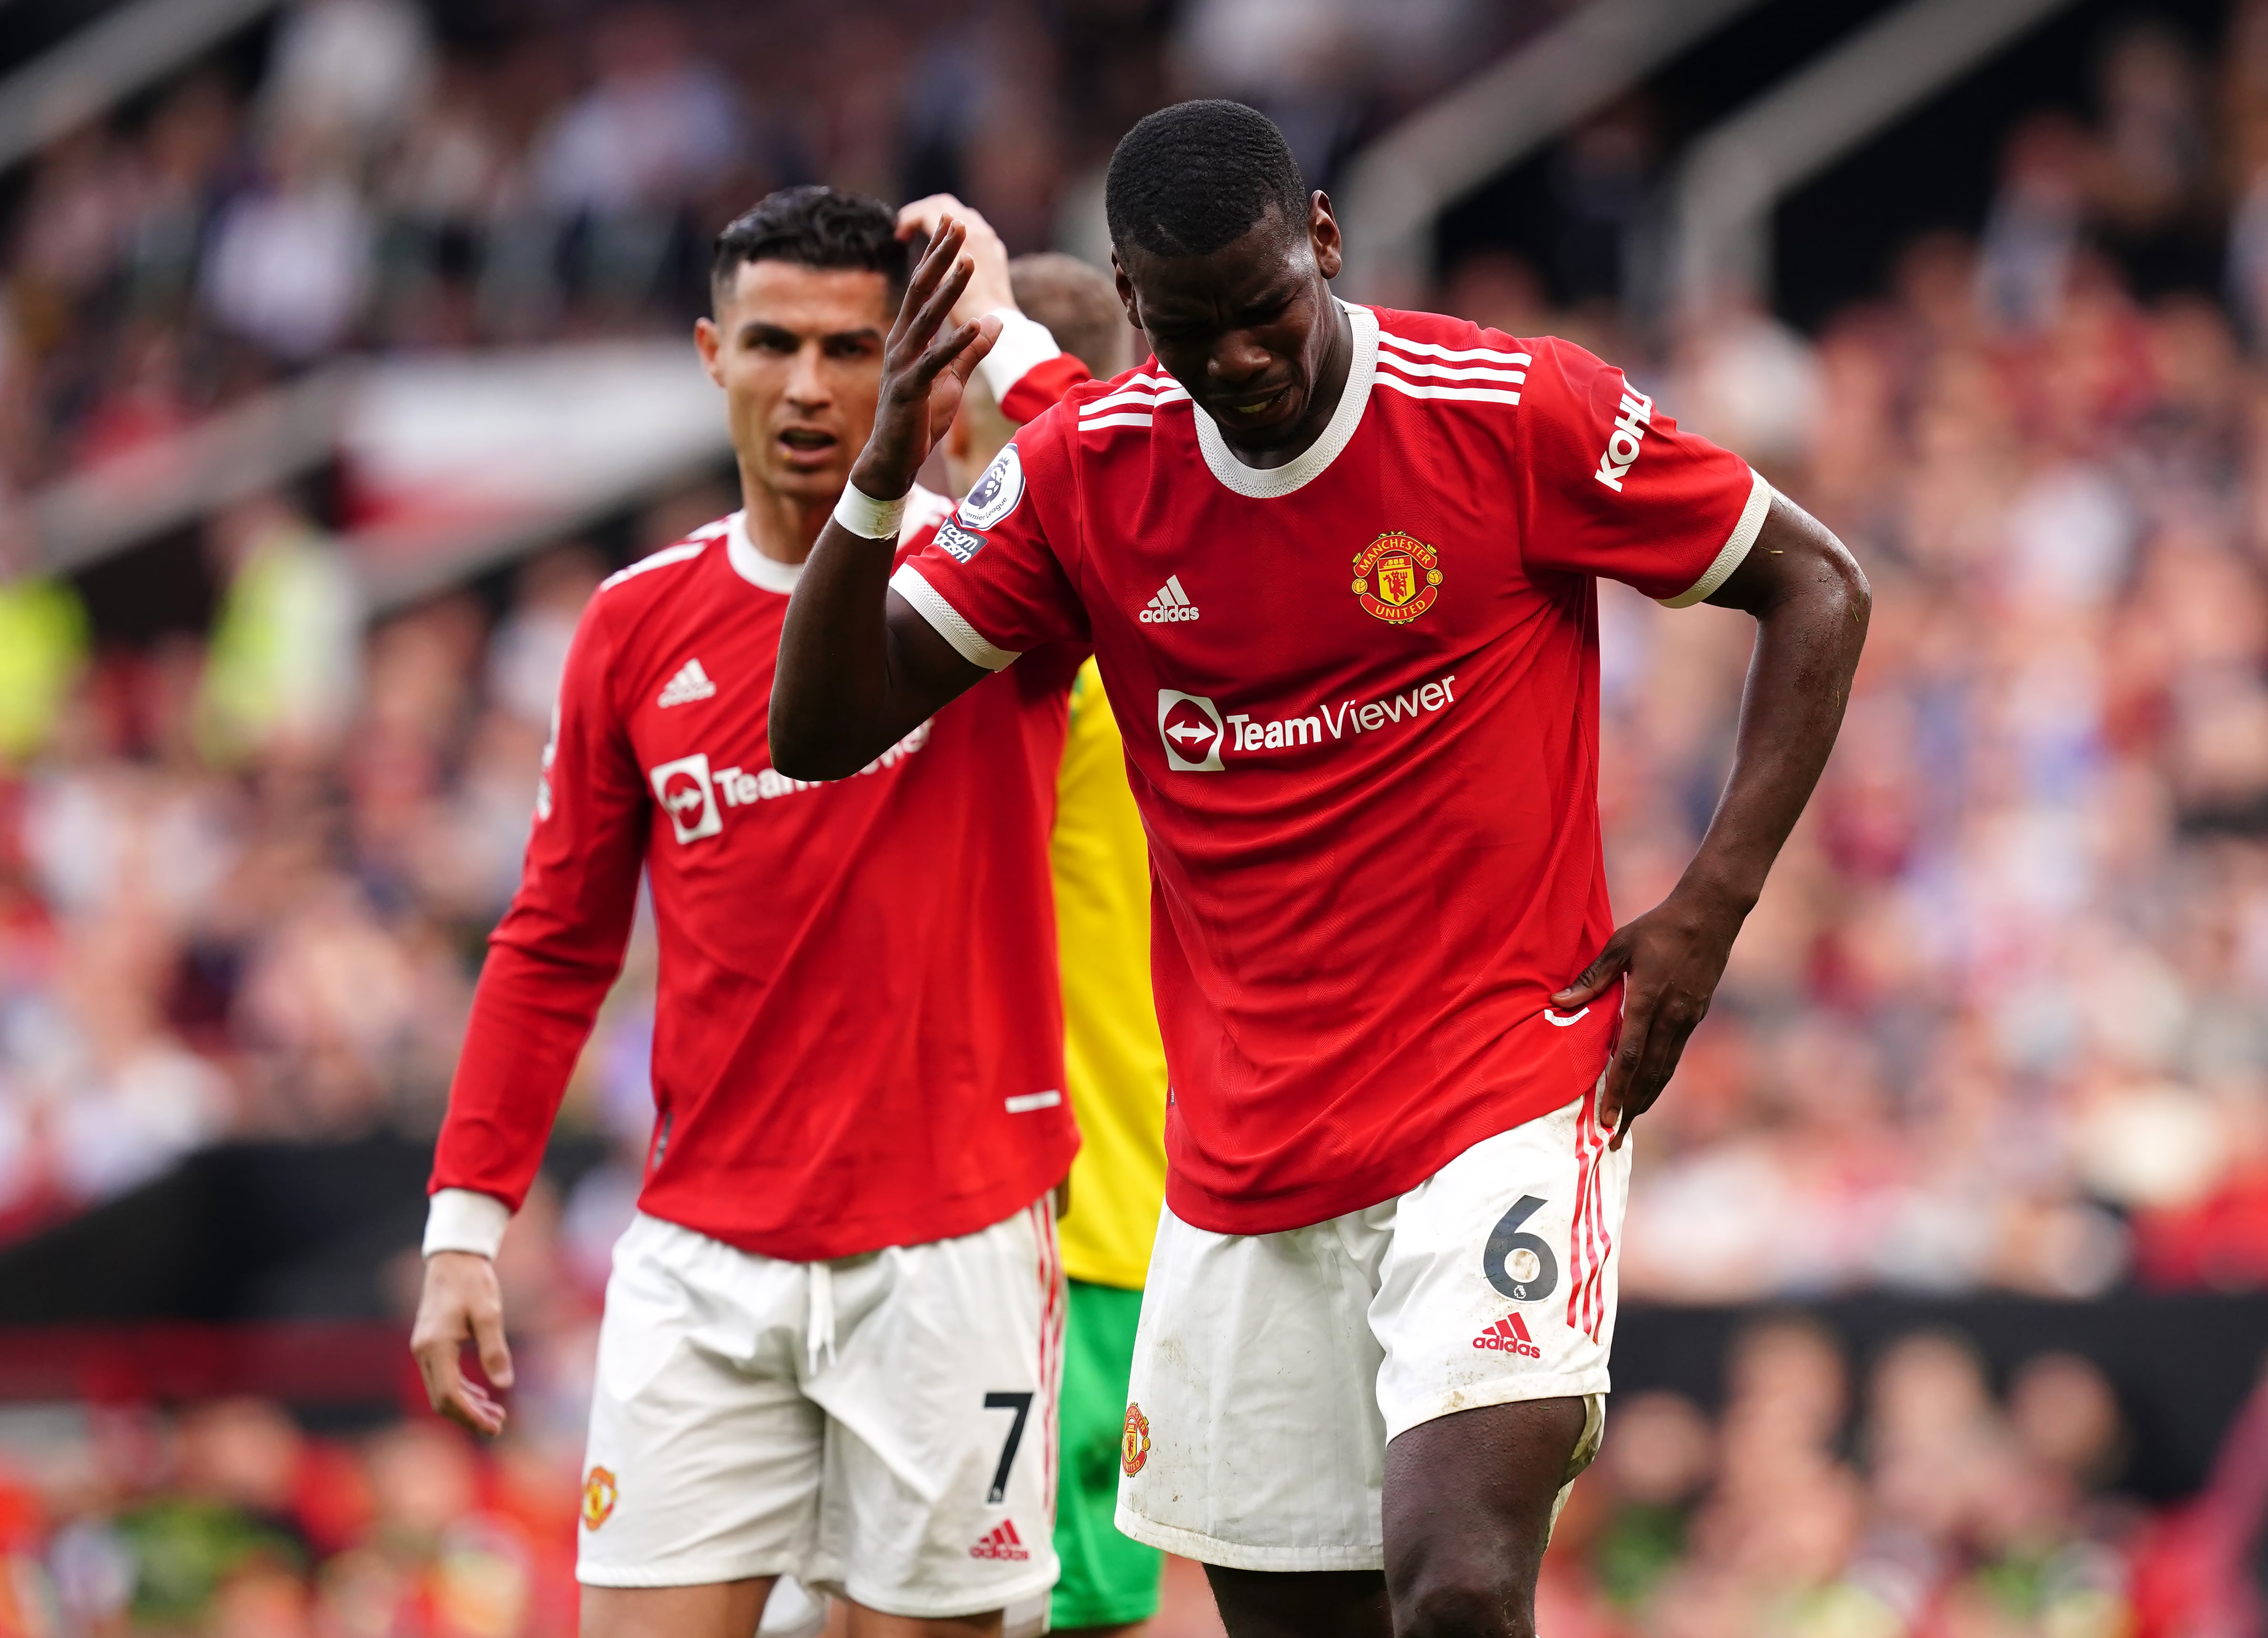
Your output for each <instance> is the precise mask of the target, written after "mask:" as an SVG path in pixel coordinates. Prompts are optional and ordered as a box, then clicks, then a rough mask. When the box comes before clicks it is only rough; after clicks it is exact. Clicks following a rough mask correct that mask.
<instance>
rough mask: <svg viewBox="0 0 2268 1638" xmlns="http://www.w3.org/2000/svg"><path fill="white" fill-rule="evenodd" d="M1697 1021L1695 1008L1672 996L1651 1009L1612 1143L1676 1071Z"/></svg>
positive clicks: (1619, 1142)
mask: <svg viewBox="0 0 2268 1638" xmlns="http://www.w3.org/2000/svg"><path fill="white" fill-rule="evenodd" d="M1699 1022H1701V1014H1700V1012H1699V1011H1697V1010H1696V1009H1694V1008H1693V1007H1690V1005H1688V1004H1686V1003H1684V1002H1682V1001H1680V1000H1676V999H1675V998H1672V999H1670V1000H1665V1001H1663V1002H1662V1003H1661V1005H1660V1006H1659V1007H1656V1008H1655V1009H1654V1014H1653V1020H1652V1022H1651V1026H1650V1028H1649V1029H1647V1031H1646V1060H1645V1062H1643V1063H1642V1064H1641V1065H1639V1066H1638V1074H1637V1075H1636V1077H1635V1078H1634V1079H1633V1081H1632V1082H1631V1090H1630V1094H1629V1096H1626V1097H1625V1098H1624V1100H1623V1108H1622V1118H1621V1119H1620V1120H1619V1121H1618V1122H1617V1123H1616V1129H1615V1138H1614V1147H1616V1148H1620V1147H1622V1144H1623V1140H1624V1138H1625V1137H1627V1136H1628V1135H1629V1134H1630V1129H1631V1122H1632V1121H1634V1120H1636V1119H1637V1118H1638V1117H1639V1116H1640V1115H1643V1114H1645V1113H1646V1110H1650V1109H1652V1108H1653V1105H1654V1102H1655V1100H1656V1099H1658V1098H1660V1097H1661V1094H1662V1092H1663V1090H1664V1088H1667V1087H1668V1085H1669V1077H1670V1076H1672V1075H1674V1074H1676V1073H1677V1063H1678V1060H1679V1059H1682V1058H1683V1057H1684V1055H1685V1043H1686V1041H1687V1040H1688V1039H1690V1037H1691V1036H1692V1034H1693V1029H1694V1026H1695V1025H1697V1024H1698V1023H1699Z"/></svg>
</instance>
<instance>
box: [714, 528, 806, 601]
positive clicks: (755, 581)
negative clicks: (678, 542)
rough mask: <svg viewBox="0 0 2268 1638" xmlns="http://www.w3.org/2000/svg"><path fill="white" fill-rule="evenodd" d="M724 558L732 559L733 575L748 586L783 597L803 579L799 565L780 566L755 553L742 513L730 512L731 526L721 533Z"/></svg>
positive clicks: (771, 558)
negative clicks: (723, 539) (722, 534)
mask: <svg viewBox="0 0 2268 1638" xmlns="http://www.w3.org/2000/svg"><path fill="white" fill-rule="evenodd" d="M725 557H729V558H730V559H732V563H733V570H734V572H736V573H738V574H739V575H740V578H741V579H744V580H746V581H747V583H748V584H749V585H751V586H758V587H762V588H763V589H764V590H765V591H768V592H777V593H778V594H780V595H781V596H783V597H784V596H786V595H787V594H789V593H790V592H792V591H793V590H795V583H796V582H797V581H798V580H799V579H803V565H802V564H799V563H782V562H781V561H780V560H779V559H778V558H777V557H765V556H764V555H763V553H762V552H760V551H758V550H756V543H755V542H754V541H752V540H750V539H749V538H748V514H747V513H745V512H736V513H733V527H732V528H729V529H726V530H725Z"/></svg>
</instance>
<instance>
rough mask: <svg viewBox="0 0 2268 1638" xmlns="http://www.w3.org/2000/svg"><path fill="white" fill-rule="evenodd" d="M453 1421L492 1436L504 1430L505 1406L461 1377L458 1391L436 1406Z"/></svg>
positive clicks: (478, 1432) (476, 1431)
mask: <svg viewBox="0 0 2268 1638" xmlns="http://www.w3.org/2000/svg"><path fill="white" fill-rule="evenodd" d="M435 1408H436V1409H438V1411H439V1412H440V1413H441V1414H442V1415H444V1416H446V1417H447V1418H448V1419H449V1420H451V1421H453V1422H456V1423H458V1424H459V1425H460V1426H462V1427H466V1428H471V1429H472V1430H473V1431H474V1432H475V1433H477V1434H487V1435H491V1436H493V1435H497V1434H500V1433H502V1432H503V1431H504V1406H501V1405H499V1404H497V1402H496V1401H495V1400H494V1399H492V1398H490V1397H489V1396H488V1395H487V1394H485V1393H482V1391H480V1389H479V1388H478V1387H476V1386H475V1385H474V1384H473V1383H470V1382H467V1381H465V1380H464V1379H463V1378H461V1377H460V1378H459V1380H458V1385H457V1391H456V1392H454V1393H453V1394H451V1395H450V1396H449V1397H448V1398H446V1400H444V1401H443V1402H442V1403H441V1404H440V1405H438V1406H436V1407H435Z"/></svg>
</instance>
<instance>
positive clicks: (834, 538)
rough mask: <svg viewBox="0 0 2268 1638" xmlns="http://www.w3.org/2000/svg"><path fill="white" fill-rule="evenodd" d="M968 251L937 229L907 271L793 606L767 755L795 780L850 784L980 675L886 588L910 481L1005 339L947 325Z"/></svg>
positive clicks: (960, 235) (992, 322) (991, 327)
mask: <svg viewBox="0 0 2268 1638" xmlns="http://www.w3.org/2000/svg"><path fill="white" fill-rule="evenodd" d="M965 237H966V234H965V232H964V230H963V229H962V228H961V225H959V224H958V223H956V222H954V220H952V219H951V218H949V217H948V218H944V219H943V220H941V222H940V223H939V231H938V232H937V233H936V234H935V236H934V237H933V238H932V240H931V241H930V247H929V250H928V252H927V254H926V255H924V256H923V257H922V259H921V262H920V263H919V265H918V266H917V267H916V268H915V269H914V275H913V278H912V280H911V281H910V282H909V284H908V285H907V288H906V296H905V300H904V302H903V303H902V305H901V306H900V307H899V310H898V317H897V321H896V322H895V324H893V325H892V326H891V327H890V336H889V340H888V343H887V346H886V347H885V349H884V351H883V356H882V387H881V399H880V403H879V404H878V405H877V407H876V409H875V412H874V430H873V435H872V436H871V437H870V438H868V439H867V441H866V447H865V450H864V451H862V452H861V453H860V454H859V456H858V461H857V462H856V463H854V464H853V465H852V467H851V485H850V488H849V489H847V490H845V491H843V504H842V505H840V506H838V507H837V508H836V513H835V516H834V517H833V518H832V519H830V520H828V525H827V527H826V528H824V529H822V530H821V532H820V535H819V540H818V542H817V543H816V544H815V545H814V547H813V549H812V553H811V557H810V560H809V561H808V562H807V563H806V564H805V565H804V571H803V576H802V579H800V580H799V582H798V583H797V586H796V588H795V594H794V596H793V597H792V599H791V600H790V601H789V603H788V611H787V619H786V623H785V624H784V627H783V629H782V631H781V632H780V646H779V662H778V667H777V672H776V674H775V676H774V679H773V683H772V703H771V753H772V765H773V766H774V767H775V768H777V769H778V770H779V771H781V772H782V773H784V774H785V775H787V776H788V777H789V778H796V779H835V778H844V777H846V776H848V775H850V774H852V773H856V772H857V771H858V770H859V769H860V768H862V767H864V766H865V764H868V763H869V762H872V761H873V759H874V758H875V757H876V756H880V755H881V753H882V752H883V751H884V750H885V749H887V748H888V747H889V746H891V745H893V744H895V742H897V741H899V740H901V739H902V738H904V737H905V735H906V734H909V733H910V732H911V731H912V730H913V728H914V727H916V725H917V724H919V723H921V722H923V721H925V720H926V719H929V718H930V717H932V716H933V715H934V714H936V712H938V710H939V708H940V707H942V706H944V705H946V704H947V703H948V702H950V701H951V700H953V699H954V698H956V697H959V696H960V695H961V694H962V693H965V692H966V691H967V690H968V689H969V688H971V687H972V686H974V685H975V684H976V682H977V681H978V680H979V679H980V678H982V677H983V675H985V671H984V668H983V667H981V666H979V665H976V663H974V662H973V661H971V660H968V659H965V658H963V656H962V655H961V653H960V651H958V650H957V649H955V648H954V646H953V645H952V644H950V643H949V642H947V641H946V638H944V637H943V636H942V635H941V634H940V633H939V631H937V630H936V628H935V627H933V626H932V625H931V623H929V621H928V620H927V619H925V618H924V616H922V615H921V614H920V613H918V612H917V610H916V609H914V608H913V606H912V605H911V604H910V603H909V602H907V601H905V599H904V598H903V597H902V596H900V595H899V594H897V593H895V592H894V591H892V590H890V588H889V580H890V572H891V565H892V562H893V560H894V558H895V555H896V547H897V537H898V520H899V514H900V513H901V511H902V505H903V502H904V499H905V497H906V494H907V492H908V491H910V490H911V489H912V488H913V484H914V475H915V474H916V473H917V472H918V471H919V470H920V469H921V464H922V462H923V461H925V460H927V459H928V458H929V454H930V451H931V450H932V448H934V447H935V446H936V445H937V442H938V440H939V439H940V438H942V437H943V436H944V435H945V431H946V428H947V427H948V426H950V425H951V424H953V415H954V409H956V408H957V407H958V406H959V404H960V402H961V391H962V388H963V387H965V386H966V385H967V384H968V377H969V375H970V373H972V372H974V371H975V369H976V365H977V362H978V361H979V360H980V359H982V358H983V356H984V354H985V352H986V351H987V350H989V349H990V346H991V344H992V343H993V341H994V339H995V338H997V337H998V335H999V333H1000V321H999V320H998V319H997V318H993V317H989V316H988V317H985V318H982V319H975V320H970V321H965V322H961V323H955V324H951V325H949V326H948V324H947V322H946V321H947V319H948V316H949V315H950V314H951V313H952V311H953V307H954V303H955V302H956V301H958V300H959V299H961V296H962V294H963V292H964V291H966V290H967V288H968V282H969V279H970V277H971V276H972V274H973V273H974V271H975V269H974V266H973V264H972V263H971V262H969V261H968V260H966V259H963V258H962V257H961V245H962V241H963V240H964V238H965Z"/></svg>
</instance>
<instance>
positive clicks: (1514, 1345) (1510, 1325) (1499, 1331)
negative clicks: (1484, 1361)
mask: <svg viewBox="0 0 2268 1638" xmlns="http://www.w3.org/2000/svg"><path fill="white" fill-rule="evenodd" d="M1473 1346H1474V1347H1476V1348H1493V1349H1495V1350H1496V1351H1497V1352H1498V1353H1499V1354H1526V1355H1527V1356H1528V1358H1529V1359H1532V1360H1540V1359H1542V1358H1543V1349H1542V1348H1539V1347H1536V1346H1535V1338H1533V1337H1531V1336H1529V1335H1528V1322H1527V1321H1526V1320H1524V1319H1522V1318H1521V1317H1520V1316H1519V1315H1517V1314H1506V1316H1505V1317H1503V1318H1502V1319H1499V1321H1497V1322H1496V1324H1493V1325H1491V1326H1490V1327H1489V1328H1488V1329H1487V1330H1486V1331H1484V1332H1481V1334H1480V1335H1479V1336H1477V1337H1475V1338H1474V1339H1473Z"/></svg>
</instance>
